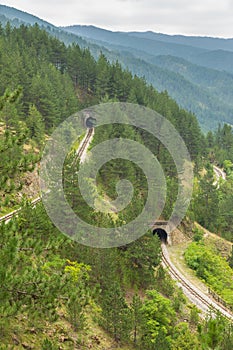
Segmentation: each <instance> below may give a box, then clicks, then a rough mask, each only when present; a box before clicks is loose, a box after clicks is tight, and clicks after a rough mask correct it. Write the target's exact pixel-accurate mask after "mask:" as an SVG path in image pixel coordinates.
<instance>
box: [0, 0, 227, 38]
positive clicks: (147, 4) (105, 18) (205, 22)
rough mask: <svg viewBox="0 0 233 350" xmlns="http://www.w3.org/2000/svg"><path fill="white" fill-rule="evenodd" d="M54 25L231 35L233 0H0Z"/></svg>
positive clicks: (220, 35)
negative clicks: (83, 25)
mask: <svg viewBox="0 0 233 350" xmlns="http://www.w3.org/2000/svg"><path fill="white" fill-rule="evenodd" d="M0 3H1V4H3V5H8V6H12V7H15V8H17V9H19V10H23V11H26V12H29V13H31V14H34V15H35V16H38V17H40V18H42V19H44V20H47V21H48V22H51V23H53V24H55V25H61V26H65V25H71V24H93V25H96V26H99V27H102V28H107V29H111V30H125V31H130V30H138V31H143V30H153V31H156V32H163V33H169V34H176V33H181V34H188V35H209V36H219V37H233V0H192V1H189V0H98V1H97V0H0Z"/></svg>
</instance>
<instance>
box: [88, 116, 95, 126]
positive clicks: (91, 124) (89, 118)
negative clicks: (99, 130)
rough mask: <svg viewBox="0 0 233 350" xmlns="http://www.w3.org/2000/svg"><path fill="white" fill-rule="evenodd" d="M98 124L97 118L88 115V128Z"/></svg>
mask: <svg viewBox="0 0 233 350" xmlns="http://www.w3.org/2000/svg"><path fill="white" fill-rule="evenodd" d="M95 126H96V119H95V118H93V117H88V118H87V119H86V127H87V128H94V127H95Z"/></svg>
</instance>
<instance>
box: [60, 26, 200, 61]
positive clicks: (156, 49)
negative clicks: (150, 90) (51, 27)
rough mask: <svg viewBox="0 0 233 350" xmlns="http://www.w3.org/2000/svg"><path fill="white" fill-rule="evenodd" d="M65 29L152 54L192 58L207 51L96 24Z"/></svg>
mask: <svg viewBox="0 0 233 350" xmlns="http://www.w3.org/2000/svg"><path fill="white" fill-rule="evenodd" d="M65 29H66V30H67V31H69V32H71V33H73V34H77V35H80V36H82V37H86V38H91V39H95V40H98V41H99V40H101V41H103V42H105V44H106V43H109V44H114V45H121V46H124V47H126V48H127V50H129V49H136V50H140V51H143V52H146V53H148V54H150V55H154V56H157V55H175V56H179V57H184V58H191V57H192V56H197V55H199V54H201V53H205V52H207V50H206V49H203V48H197V47H192V46H189V45H182V44H176V43H166V42H162V41H159V40H151V39H146V38H139V37H134V36H131V35H129V34H128V33H123V32H112V31H108V30H105V29H100V28H96V27H94V26H77V25H75V26H71V27H65Z"/></svg>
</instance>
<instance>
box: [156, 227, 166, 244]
mask: <svg viewBox="0 0 233 350" xmlns="http://www.w3.org/2000/svg"><path fill="white" fill-rule="evenodd" d="M156 234H157V236H158V237H159V239H160V240H161V242H163V243H165V244H167V232H166V231H165V230H164V229H162V228H156V229H154V230H153V236H154V235H156Z"/></svg>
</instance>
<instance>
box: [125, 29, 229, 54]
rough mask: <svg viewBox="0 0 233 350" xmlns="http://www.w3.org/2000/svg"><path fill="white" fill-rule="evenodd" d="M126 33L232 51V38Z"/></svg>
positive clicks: (209, 48)
mask: <svg viewBox="0 0 233 350" xmlns="http://www.w3.org/2000/svg"><path fill="white" fill-rule="evenodd" d="M128 35H131V36H135V37H138V38H144V39H151V40H159V41H163V42H167V43H173V44H174V43H175V44H182V45H191V46H194V47H199V48H203V49H207V50H220V49H221V50H227V51H233V38H232V39H224V38H211V37H202V36H184V35H168V34H162V33H155V32H151V31H148V32H129V33H128Z"/></svg>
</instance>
